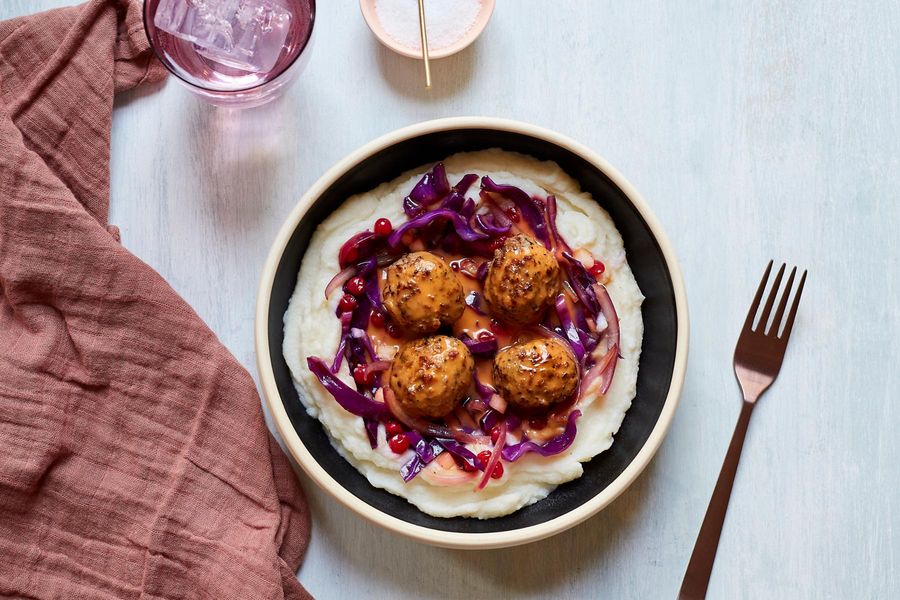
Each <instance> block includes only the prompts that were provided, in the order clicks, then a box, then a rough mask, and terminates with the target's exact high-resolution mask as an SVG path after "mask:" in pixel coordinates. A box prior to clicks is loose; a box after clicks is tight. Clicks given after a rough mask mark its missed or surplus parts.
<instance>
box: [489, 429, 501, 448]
mask: <svg viewBox="0 0 900 600" xmlns="http://www.w3.org/2000/svg"><path fill="white" fill-rule="evenodd" d="M499 438H500V427H499V426H498V425H494V426H493V427H491V443H492V444H496V443H497V440H498V439H499Z"/></svg>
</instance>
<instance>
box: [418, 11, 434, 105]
mask: <svg viewBox="0 0 900 600" xmlns="http://www.w3.org/2000/svg"><path fill="white" fill-rule="evenodd" d="M419 35H420V36H421V37H422V60H424V61H425V89H428V88H430V87H431V65H430V64H429V62H428V34H427V33H425V0H419Z"/></svg>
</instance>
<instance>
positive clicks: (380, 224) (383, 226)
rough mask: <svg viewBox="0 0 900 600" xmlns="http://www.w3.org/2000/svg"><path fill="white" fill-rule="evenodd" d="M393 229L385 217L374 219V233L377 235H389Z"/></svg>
mask: <svg viewBox="0 0 900 600" xmlns="http://www.w3.org/2000/svg"><path fill="white" fill-rule="evenodd" d="M393 230H394V226H393V225H391V222H390V221H388V220H387V219H378V220H377V221H375V233H377V234H378V235H390V234H391V232H392V231H393Z"/></svg>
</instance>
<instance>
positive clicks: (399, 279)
mask: <svg viewBox="0 0 900 600" xmlns="http://www.w3.org/2000/svg"><path fill="white" fill-rule="evenodd" d="M386 273H387V276H386V278H385V282H384V288H383V289H382V292H381V293H382V296H383V299H384V308H385V310H386V311H387V313H388V315H390V317H391V319H392V320H393V321H394V322H395V323H396V324H397V325H399V326H400V327H401V328H403V329H405V330H407V331H411V332H413V333H433V332H435V331H437V329H438V328H439V327H440V326H441V323H443V324H445V325H450V324H452V323H453V322H454V321H456V320H457V319H458V318H459V317H460V316H461V315H462V313H463V310H465V299H464V295H463V287H462V284H461V283H460V282H459V280H458V279H457V278H456V275H454V274H453V271H452V270H451V269H450V267H449V266H447V263H445V262H444V261H443V259H441V258H440V257H439V256H435V255H434V254H431V253H430V252H413V253H412V254H406V255H404V256H402V257H401V258H400V260H398V261H397V262H395V263H394V264H392V265H391V266H389V267H388V268H387V269H386Z"/></svg>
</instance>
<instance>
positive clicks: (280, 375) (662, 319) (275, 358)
mask: <svg viewBox="0 0 900 600" xmlns="http://www.w3.org/2000/svg"><path fill="white" fill-rule="evenodd" d="M486 148H502V149H504V150H509V151H514V152H520V153H522V154H528V155H531V156H533V157H535V158H538V159H540V160H552V161H554V162H556V163H557V164H558V165H559V166H560V167H562V169H563V170H564V171H565V172H566V173H568V174H569V175H571V176H572V177H573V178H574V179H575V180H577V181H578V183H579V184H580V185H581V189H582V190H584V191H586V192H589V193H590V194H591V195H592V196H593V198H594V199H595V200H596V201H597V202H598V203H600V205H601V206H602V207H603V208H604V209H606V210H607V211H608V212H609V214H610V216H611V217H612V219H613V221H614V222H615V225H616V227H617V228H618V230H619V232H620V233H621V234H622V238H623V240H624V242H625V251H626V254H627V256H628V263H629V265H630V266H631V269H632V271H633V273H634V276H635V278H636V279H637V282H638V285H639V286H640V288H641V291H642V292H643V294H644V296H645V297H646V299H645V300H644V303H643V305H642V308H641V310H642V315H643V320H644V339H643V344H642V349H641V358H640V370H639V373H638V380H637V396H636V397H635V399H634V401H633V402H632V406H631V408H630V409H629V410H628V413H627V414H626V415H625V420H624V421H623V422H622V426H621V428H620V429H619V431H618V433H617V434H616V436H615V441H614V443H613V445H612V447H611V448H610V449H609V450H607V451H605V452H603V453H601V454H599V455H598V456H596V457H594V458H593V459H592V460H591V461H590V462H588V463H585V464H584V474H583V475H582V476H581V477H580V478H578V479H575V480H573V481H570V482H568V483H565V484H563V485H561V486H559V487H558V488H556V489H555V490H554V491H553V492H551V493H550V495H549V496H548V497H547V498H545V499H544V500H541V501H539V502H537V503H535V504H532V505H530V506H526V507H524V508H522V509H520V510H518V511H516V512H514V513H512V514H510V515H507V516H504V517H497V518H493V519H485V520H480V519H472V518H465V517H457V518H450V519H447V518H439V517H432V516H430V515H428V514H425V513H423V512H422V511H420V510H419V509H417V508H416V507H415V506H413V505H412V504H410V503H408V502H407V501H406V500H405V499H403V498H401V497H399V496H394V495H393V494H390V493H389V492H386V491H384V490H382V489H379V488H376V487H374V486H372V485H371V484H369V482H368V480H367V479H366V478H365V477H364V476H363V475H362V474H360V473H359V472H358V471H357V470H356V469H355V468H354V467H353V466H352V465H351V464H350V463H348V462H347V461H346V460H344V459H343V458H342V457H341V456H340V455H339V454H338V452H337V451H336V450H335V449H334V448H333V447H332V445H331V442H330V441H329V439H328V436H327V435H326V433H325V431H324V430H323V428H322V426H321V425H320V423H319V422H318V421H317V420H316V419H314V418H312V417H310V416H309V415H308V414H307V413H306V410H305V409H304V406H303V403H302V402H301V400H300V398H299V396H298V393H297V390H296V388H295V387H294V383H293V381H292V378H291V372H290V369H289V368H288V365H287V363H286V362H285V359H284V356H283V355H282V344H283V342H284V320H283V319H284V313H285V311H286V310H287V307H288V301H289V300H290V298H291V295H292V294H293V292H294V288H295V286H296V283H297V273H298V272H299V270H300V264H301V262H302V260H303V255H304V253H305V252H306V249H307V246H308V244H309V241H310V238H311V237H312V234H313V232H314V231H315V229H316V227H317V226H318V225H319V223H321V222H322V221H323V220H324V219H325V218H327V217H328V215H329V214H331V212H332V211H333V210H334V209H335V208H336V207H338V206H339V205H340V204H341V202H343V200H344V199H345V198H348V197H350V196H352V195H354V194H358V193H363V192H367V191H369V190H371V189H373V188H375V187H376V186H378V185H379V184H381V183H383V182H385V181H391V180H392V179H394V178H395V177H397V176H398V175H400V174H402V173H403V172H405V171H408V170H410V169H414V168H417V167H421V166H422V165H426V164H428V163H430V162H436V161H438V160H442V159H444V158H446V157H447V156H450V155H451V154H455V153H457V152H468V151H474V150H482V149H486ZM256 350H257V360H258V366H259V374H260V379H261V384H262V389H263V393H264V395H265V398H266V401H267V402H268V405H269V408H270V411H271V414H272V417H273V419H274V422H275V425H276V427H277V428H278V431H279V433H280V434H281V436H282V438H283V439H284V441H285V444H286V445H287V447H288V449H289V450H290V452H291V454H292V455H293V456H294V458H295V459H296V460H297V462H298V463H299V464H300V466H301V467H302V468H303V469H304V470H305V471H306V473H307V474H308V475H309V476H310V477H311V478H312V479H313V481H315V482H316V483H317V484H318V485H320V486H321V487H322V488H323V489H324V490H325V491H326V492H328V493H329V494H331V495H332V496H333V497H334V498H335V499H336V500H338V501H340V502H341V503H342V504H344V505H345V506H347V507H348V508H350V509H351V510H353V511H355V512H356V513H358V514H360V515H361V516H363V517H365V518H367V519H369V520H370V521H372V522H374V523H377V524H378V525H381V526H382V527H385V528H387V529H390V530H391V531H394V532H397V533H400V534H402V535H405V536H408V537H411V538H414V539H416V540H419V541H421V542H424V543H428V544H435V545H439V546H445V547H453V548H496V547H502V546H513V545H517V544H524V543H526V542H531V541H535V540H538V539H541V538H545V537H548V536H551V535H553V534H555V533H559V532H560V531H563V530H565V529H568V528H569V527H572V526H574V525H577V524H578V523H580V522H582V521H584V520H585V519H587V518H588V517H590V516H591V515H593V514H595V513H597V512H598V511H600V510H601V509H603V507H605V506H606V505H607V504H609V503H610V502H612V501H613V500H614V499H615V498H616V497H617V496H618V495H619V494H621V493H622V491H623V490H625V488H627V487H628V486H629V485H630V484H631V483H632V482H633V481H634V479H635V478H636V477H637V476H638V474H639V473H640V472H641V471H642V470H643V469H644V467H646V466H647V463H649V462H650V460H651V459H652V457H653V455H654V454H655V452H656V450H657V449H658V448H659V446H660V444H661V443H662V440H663V438H664V437H665V435H666V432H667V430H668V428H669V424H670V423H671V421H672V417H673V415H674V413H675V407H676V406H677V404H678V397H679V395H680V393H681V387H682V383H683V381H684V374H685V369H686V367H687V350H688V312H687V300H686V296H685V291H684V283H683V281H682V278H681V271H680V269H679V267H678V263H677V261H676V259H675V254H674V252H673V250H672V247H671V245H670V243H669V240H668V238H667V237H666V235H665V233H664V232H663V229H662V227H661V226H660V224H659V223H658V222H657V220H656V217H655V216H654V215H653V213H652V212H651V211H650V208H649V206H648V205H647V203H646V202H645V201H644V200H643V198H641V196H640V194H639V193H638V192H637V190H635V189H634V187H632V185H631V184H630V183H628V181H626V180H625V178H624V177H622V175H621V174H619V172H618V171H617V170H616V169H614V168H613V167H612V166H611V165H610V164H609V163H607V162H606V161H605V160H604V159H603V158H601V157H600V156H598V155H597V154H596V153H594V152H592V151H591V150H589V149H588V148H586V147H584V146H582V145H581V144H578V143H577V142H575V141H573V140H571V139H569V138H567V137H564V136H562V135H559V134H557V133H554V132H552V131H548V130H546V129H542V128H539V127H535V126H533V125H528V124H525V123H519V122H516V121H508V120H503V119H494V118H476V117H461V118H452V119H439V120H436V121H427V122H425V123H420V124H417V125H412V126H410V127H406V128H404V129H400V130H398V131H395V132H393V133H390V134H387V135H385V136H383V137H381V138H378V139H377V140H375V141H373V142H371V143H369V144H366V145H365V146H363V147H362V148H359V149H358V150H356V151H354V152H352V153H351V154H350V155H349V156H347V157H346V158H345V159H343V160H342V161H340V162H339V163H338V164H336V165H335V166H333V167H332V168H331V169H330V170H329V171H328V172H327V173H325V174H324V175H323V176H322V177H321V178H320V179H319V180H318V181H317V182H316V183H315V184H314V185H313V186H312V188H310V189H309V191H307V193H306V194H305V195H304V196H303V198H301V199H300V202H299V203H298V204H297V206H295V207H294V209H293V210H292V211H291V213H290V215H288V217H287V219H286V220H285V223H284V225H283V226H282V228H281V231H280V232H279V233H278V236H277V237H276V238H275V242H274V244H273V245H272V249H271V250H270V252H269V256H268V258H267V260H266V264H265V266H264V269H263V274H262V280H261V282H260V288H259V295H258V298H257V307H256Z"/></svg>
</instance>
